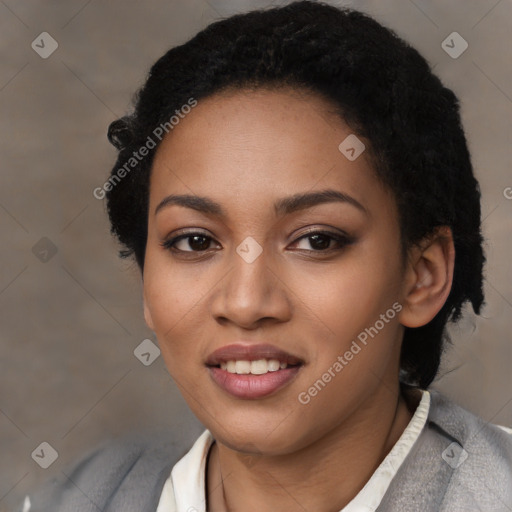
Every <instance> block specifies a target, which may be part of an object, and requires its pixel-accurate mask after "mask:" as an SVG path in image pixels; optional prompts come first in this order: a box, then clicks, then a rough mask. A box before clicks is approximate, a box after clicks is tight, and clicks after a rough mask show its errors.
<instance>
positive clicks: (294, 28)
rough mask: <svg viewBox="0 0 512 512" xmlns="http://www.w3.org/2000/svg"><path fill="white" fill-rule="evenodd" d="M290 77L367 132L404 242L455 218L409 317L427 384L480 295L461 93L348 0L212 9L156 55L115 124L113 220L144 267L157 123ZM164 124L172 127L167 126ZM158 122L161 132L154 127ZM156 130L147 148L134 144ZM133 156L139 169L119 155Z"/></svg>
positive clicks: (407, 343)
mask: <svg viewBox="0 0 512 512" xmlns="http://www.w3.org/2000/svg"><path fill="white" fill-rule="evenodd" d="M283 86H291V87H293V88H295V89H298V90H308V91H313V92H315V93H316V94H318V95H320V96H322V97H323V98H326V99H328V100H329V101H330V103H331V104H332V105H333V106H335V107H336V109H337V111H338V112H339V113H340V115H341V116H342V119H343V121H345V123H346V124H347V125H348V126H349V127H350V128H351V130H352V132H353V133H355V134H357V135H359V136H361V137H364V138H365V139H366V140H367V141H369V145H370V147H369V148H368V147H367V149H368V150H369V154H370V156H371V157H372V161H373V162H374V167H375V172H376V175H377V176H378V178H379V179H380V180H381V181H382V182H383V183H385V184H386V185H387V186H388V187H389V189H390V190H391V191H392V192H393V195H394V198H395V200H396V204H397V207H398V215H399V222H400V232H401V238H402V245H403V247H411V246H412V245H413V244H417V243H418V242H420V241H421V240H422V239H423V238H424V237H426V236H428V235H429V234H432V233H433V232H434V231H435V229H436V227H439V226H449V227H450V229H451V231H452V234H453V239H454V245H455V253H456V256H455V270H454V277H453V283H452V288H451V291H450V294H449V296H448V298H447V300H446V302H445V304H444V306H443V307H442V309H441V310H440V311H439V312H438V313H437V315H436V316H435V318H433V319H432V320H431V321H430V322H429V323H428V324H426V325H424V326H422V327H417V328H408V327H407V328H405V332H404V338H403V342H402V351H401V360H400V370H401V371H400V379H401V381H402V384H408V385H412V386H418V387H421V388H427V387H428V386H429V385H430V384H431V382H432V381H433V380H434V378H435V376H436V375H437V373H438V371H439V365H440V361H441V355H442V353H443V348H444V346H445V342H449V341H450V340H449V336H448V334H447V332H446V324H447V322H448V321H456V320H458V319H459V318H460V316H461V312H462V307H463V305H464V304H465V303H466V302H470V303H471V305H472V307H473V310H474V311H475V313H477V314H479V313H480V309H481V307H482V305H483V303H484V295H483V266H484V263H485V256H484V252H483V248H482V243H483V238H482V234H481V225H480V223H481V220H480V217H481V212H480V188H479V184H478V182H477V180H476V179H475V176H474V174H473V168H472V164H471V161H470V155H469V151H468V148H467V144H466V138H465V135H464V130H463V127H462V125H461V120H460V114H459V102H458V99H457V97H456V96H455V94H454V93H453V92H452V91H451V90H450V89H448V88H446V87H444V86H443V85H442V83H441V81H440V80H439V78H438V77H437V76H435V75H434V74H433V73H432V71H431V69H430V67H429V65H428V63H427V62H426V60H425V59H424V58H423V57H422V56H421V55H420V54H419V53H418V52H417V51H416V50H415V49H414V48H412V47H411V46H410V45H408V44H407V43H406V42H405V41H403V40H402V39H401V38H399V37H398V36H397V35H396V34H395V33H394V32H393V31H392V30H390V29H388V28H386V27H383V26H382V25H380V24H379V23H378V22H377V21H375V20H374V19H372V18H371V17H369V16H367V15H365V14H363V13H361V12H359V11H356V10H353V9H349V8H343V9H342V8H337V7H334V6H331V5H328V4H325V3H322V2H313V1H307V0H306V1H296V2H293V3H290V4H288V5H285V6H282V7H274V8H270V9H266V10H265V9H262V10H254V11H251V12H248V13H243V14H237V15H234V16H231V17H229V18H225V19H221V20H219V21H216V22H214V23H212V24H210V25H209V26H207V27H206V28H205V29H203V30H202V31H201V32H199V33H198V34H197V35H195V36H194V37H193V38H192V39H190V40H189V41H188V42H186V43H185V44H182V45H180V46H177V47H174V48H172V49H170V50H169V51H168V52H167V53H165V55H163V56H162V57H161V58H160V59H159V60H158V61H157V62H156V63H154V65H153V66H152V67H151V69H150V72H149V75H148V77H147V80H146V82H145V84H144V85H143V86H142V87H141V89H140V90H139V91H138V92H137V93H136V95H135V98H134V108H133V111H132V113H131V114H129V115H126V116H124V117H122V118H121V119H118V120H117V121H114V122H113V123H112V124H111V125H110V127H109V131H108V138H109V140H110V142H111V143H112V144H113V145H114V146H115V147H116V148H117V150H118V158H117V161H116V163H115V165H114V167H113V168H112V171H111V176H110V178H113V177H114V176H115V175H116V178H117V180H116V181H115V183H114V182H111V183H110V184H109V186H108V188H107V187H106V191H107V193H106V198H107V211H108V215H109V218H110V222H111V232H112V234H113V235H115V236H116V237H117V239H118V241H119V242H120V243H121V244H122V246H123V248H122V250H120V256H121V257H129V256H134V257H135V260H136V262H137V264H138V266H139V268H140V270H141V272H143V270H144V254H145V248H146V240H147V221H148V194H149V180H150V173H151V166H152V160H153V156H154V154H155V152H156V150H157V149H158V146H159V142H160V139H159V140H157V141H154V140H153V139H154V138H155V137H154V131H155V127H158V126H163V125H164V124H165V123H167V126H168V124H169V123H168V121H169V118H170V116H172V115H173V113H174V112H177V111H178V110H179V109H180V107H181V106H182V105H184V104H187V102H188V101H189V100H190V98H191V97H193V98H195V99H196V101H197V100H200V99H201V98H206V97H208V96H211V95H213V94H216V93H219V92H221V91H222V90H226V89H237V88H257V87H270V88H272V87H274V88H279V87H283ZM167 130H168V128H166V131H167ZM152 134H153V135H152ZM150 139H151V140H152V142H154V144H152V145H153V146H154V147H153V148H151V149H149V150H148V154H147V156H146V157H145V158H139V159H137V160H135V159H134V158H133V155H134V154H135V153H136V152H137V150H138V149H139V148H141V147H143V146H144V145H145V144H146V145H147V141H148V140H150ZM130 159H133V160H132V163H133V166H132V167H133V169H132V170H130V172H126V173H123V179H121V180H120V179H119V170H120V167H121V166H123V164H124V165H125V167H124V168H125V169H126V162H127V161H129V160H130Z"/></svg>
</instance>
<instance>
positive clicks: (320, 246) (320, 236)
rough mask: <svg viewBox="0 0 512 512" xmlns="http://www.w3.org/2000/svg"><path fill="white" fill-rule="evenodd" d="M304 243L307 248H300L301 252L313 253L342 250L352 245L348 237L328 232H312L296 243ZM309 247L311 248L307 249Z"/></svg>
mask: <svg viewBox="0 0 512 512" xmlns="http://www.w3.org/2000/svg"><path fill="white" fill-rule="evenodd" d="M300 242H304V245H305V247H298V249H300V250H306V251H311V252H328V251H331V250H336V249H342V248H343V247H344V246H346V245H348V244H350V243H351V239H350V238H348V237H347V236H344V235H341V234H338V233H331V232H328V231H312V232H309V233H307V234H306V235H304V236H301V237H300V238H299V239H298V240H297V241H296V242H295V243H296V244H298V243H300ZM307 245H309V247H307Z"/></svg>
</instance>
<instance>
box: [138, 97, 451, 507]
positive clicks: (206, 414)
mask: <svg viewBox="0 0 512 512" xmlns="http://www.w3.org/2000/svg"><path fill="white" fill-rule="evenodd" d="M333 110H334V109H333V107H332V105H331V104H330V103H328V102H327V101H326V100H324V99H323V98H321V97H319V96H316V95H314V94H312V93H309V92H305V91H302V92H299V91H295V90H292V89H286V88H282V89H279V90H265V89H259V90H255V91H248V90H245V91H240V90H239V91H230V92H224V93H222V94H216V95H214V96H211V97H209V98H207V99H204V100H200V101H199V103H198V105H197V106H196V107H195V108H194V109H193V110H192V112H191V113H189V114H188V115H187V116H186V117H185V118H184V119H183V120H181V121H180V123H179V125H177V126H175V128H174V129H173V131H172V132H170V133H169V134H168V135H167V136H166V138H165V139H164V140H163V141H162V143H161V145H160V147H159V149H158V151H157V154H156V156H155V160H154V164H153V169H152V175H151V183H150V207H149V218H148V239H147V248H146V257H145V267H144V275H143V281H144V287H143V290H144V313H145V319H146V323H147V324H148V326H149V327H150V329H152V330H153V331H154V332H155V333H156V335H157V338H158V340H159V344H160V348H161V351H162V355H163V357H164V360H165V363H166V365H167V367H168V370H169V372H170V374H171V375H172V377H173V378H174V380H175V382H176V383H177V385H178V386H179V388H180V390H181V391H182V393H183V396H184V397H185V399H186V400H187V402H188V404H189V406H190V407H191V409H192V411H193V412H194V413H195V414H196V416H197V417H198V418H199V420H200V421H201V422H202V423H203V424H204V425H205V426H206V427H207V428H208V429H209V430H210V431H211V433H212V434H213V436H214V438H215V440H216V442H215V444H214V445H213V447H212V449H211V451H210V455H209V459H208V466H207V493H208V494H207V495H208V497H207V500H208V510H209V511H215V512H220V511H224V510H230V511H242V510H243V511H244V512H252V511H258V512H261V511H262V510H264V511H266V510H282V511H304V510H321V511H338V510H340V509H341V508H343V507H344V506H345V505H346V504H347V503H348V502H349V501H350V500H351V499H352V498H353V497H354V496H355V495H356V494H357V493H358V492H359V490H360V489H361V488H362V487H363V486H364V484H365V483H366V481H367V480H368V479H369V478H370V476H371V475H372V473H373V472H374V471H375V469H376V468H377V467H378V465H379V464H380V462H381V461H382V460H383V459H384V457H385V456H386V454H387V453H388V452H389V450H390V449H391V448H392V446H393V445H394V444H395V443H396V441H397V440H398V438H399V437H400V435H401V433H402V432H403V430H404V428H405V427H406V426H407V424H408V422H409V421H410V419H411V417H412V414H413V413H414V410H415V407H416V405H417V403H418V396H411V397H408V398H407V397H404V396H402V395H401V393H400V389H399V381H398V372H399V353H400V346H401V341H402V337H403V331H404V326H409V327H417V326H420V325H424V324H426V323H427V322H428V321H430V320H431V319H432V318H433V317H434V316H435V314H436V313H437V312H438V311H439V309H441V307H442V305H443V304H444V302H445V300H446V298H447V296H448V293H449V291H450V287H451V281H452V277H453V261H454V249H453V241H452V237H451V233H450V231H449V229H447V228H445V229H440V230H439V232H437V233H436V234H435V235H434V236H432V237H430V238H429V239H428V240H425V241H424V242H423V243H422V244H420V245H418V246H415V247H413V248H411V249H410V250H409V252H408V255H407V258H406V260H405V261H403V260H402V258H401V252H400V242H399V240H400V229H399V224H398V216H397V210H396V203H395V200H394V198H393V195H392V194H391V193H390V192H389V191H388V190H387V189H386V188H384V187H383V185H382V184H381V183H380V181H379V180H378V179H377V178H376V177H375V174H374V172H373V169H372V166H371V163H370V160H369V158H368V155H367V152H363V154H362V155H361V156H359V157H358V158H357V159H356V160H355V161H349V160H348V159H347V158H346V157H345V156H344V155H343V154H342V153H341V152H340V151H339V149H338V145H339V144H340V142H342V141H343V140H344V139H345V138H346V137H347V136H348V135H349V134H351V133H352V132H351V130H350V128H349V127H348V126H347V125H346V124H345V123H344V122H343V121H342V119H341V118H340V117H339V116H337V115H335V114H334V112H333ZM364 142H365V144H367V146H366V147H369V143H368V142H367V141H364ZM325 189H333V190H336V191H339V192H342V193H343V194H346V195H349V196H351V197H352V198H354V199H356V200H357V201H358V202H359V203H361V204H362V205H363V206H364V209H365V210H366V211H362V210H360V209H358V208H357V207H355V206H353V205H352V204H350V203H348V202H344V203H342V202H328V203H323V204H318V205H316V206H313V207H310V208H306V209H303V210H300V211H296V212H293V213H291V214H289V215H284V216H277V215H276V214H275V212H274V210H273V203H274V201H276V200H278V199H280V198H283V197H286V196H290V195H293V194H297V193H309V192H313V191H321V190H325ZM170 194H192V195H196V196H206V197H208V198H211V199H212V200H214V201H216V202H218V203H219V204H220V205H221V206H222V208H223V209H224V210H225V216H223V217H219V216H217V215H213V214H205V213H201V212H198V211H196V210H194V209H192V208H187V207H184V206H180V205H175V204H172V205H168V206H166V207H164V208H162V209H160V211H159V212H158V213H156V215H155V209H156V207H157V205H158V204H159V203H160V202H161V201H162V200H163V199H164V198H165V197H166V196H168V195H170ZM184 228H186V231H188V232H190V233H193V232H197V231H200V232H201V234H203V235H205V236H207V237H211V241H210V243H208V240H209V239H206V240H205V239H200V241H199V242H198V243H197V242H196V245H193V246H192V247H191V246H190V244H189V242H190V241H191V240H190V239H183V240H181V241H180V242H178V243H177V246H175V249H176V247H177V248H179V249H181V250H182V251H183V252H181V253H180V252H179V251H175V252H173V251H172V250H171V249H169V248H167V249H166V248H164V247H162V245H161V244H162V242H164V241H165V240H166V239H169V238H172V237H173V236H176V235H178V234H182V232H181V231H178V230H184ZM311 229H314V230H316V231H319V230H320V231H321V230H328V231H330V232H333V233H335V234H336V233H342V232H345V233H346V234H347V235H348V237H350V239H351V240H352V242H351V243H349V244H346V245H344V246H341V247H340V248H339V249H338V250H336V247H337V244H336V241H335V240H332V239H329V238H325V237H324V238H322V237H320V238H321V241H323V242H325V243H326V245H327V246H328V247H332V248H333V249H331V250H327V251H326V250H325V249H322V247H324V246H322V245H321V244H320V249H319V245H318V243H316V245H315V240H314V239H313V240H312V239H311V238H307V237H304V235H305V234H306V232H307V231H308V230H311ZM248 236H251V237H252V238H254V239H255V240H256V241H257V242H258V244H259V245H260V246H261V247H262V249H263V252H262V253H261V254H260V256H259V257H258V258H256V260H255V261H253V262H252V263H248V262H246V261H245V260H244V259H242V258H241V257H240V256H239V255H238V253H237V252H236V248H237V246H238V245H239V244H240V243H241V242H242V241H243V240H244V239H245V238H246V237H248ZM329 240H330V245H329ZM317 242H318V241H317ZM201 244H203V245H201ZM198 247H199V248H202V247H204V248H206V249H207V250H203V251H202V252H200V251H199V252H198ZM194 248H195V252H194V251H193V249H194ZM394 302H398V303H399V304H401V305H402V309H401V311H400V313H399V314H397V316H395V318H393V319H391V320H389V322H388V323H386V324H385V327H384V328H383V329H382V330H381V331H380V332H379V334H378V335H377V336H375V337H374V338H373V339H370V340H369V342H368V344H367V345H366V346H364V348H363V349H362V350H361V351H360V352H359V353H358V354H357V355H356V356H354V358H353V359H352V360H351V361H350V362H349V364H347V365H346V366H345V367H344V368H343V370H342V371H341V372H339V373H337V374H336V377H335V378H333V379H332V380H331V382H329V383H328V385H326V386H325V388H323V389H322V390H321V392H319V393H318V394H317V395H316V396H315V397H313V398H311V401H310V402H309V403H308V404H306V405H303V404H301V403H300V402H299V401H298V395H299V393H301V392H304V391H307V390H308V388H310V387H311V385H312V384H313V383H314V382H315V381H317V380H318V379H319V378H321V376H322V374H323V373H324V372H326V371H327V370H328V368H329V367H332V365H333V363H334V362H335V361H336V360H337V357H338V355H342V354H344V353H345V352H346V351H347V350H348V349H349V347H350V345H351V343H352V341H353V340H354V339H356V338H357V335H358V334H359V333H361V332H362V331H364V329H365V328H367V327H369V326H373V325H374V324H375V322H376V320H378V319H379V318H380V315H381V314H383V313H385V312H386V310H388V309H389V308H390V307H391V306H392V304H393V303H394ZM238 340H246V341H248V342H250V343H255V344H256V343H271V344H274V345H277V346H278V347H280V348H282V349H283V350H285V351H287V352H290V353H291V354H293V355H295V356H298V357H300V358H301V359H303V360H304V361H305V364H304V365H303V367H302V368H301V369H300V371H299V372H298V374H297V376H296V377H295V378H294V380H293V381H291V382H290V383H289V384H288V385H287V386H285V387H284V388H282V389H281V390H279V391H278V392H277V393H275V394H273V395H271V396H268V397H265V398H261V399H257V400H242V399H238V398H235V397H233V396H231V395H228V394H227V393H226V392H225V391H223V390H222V389H221V388H220V387H219V386H217V384H216V383H215V382H214V381H213V380H212V379H211V378H210V374H209V371H208V369H207V368H206V367H205V360H206V358H207V357H208V355H209V354H210V353H211V352H213V351H214V350H216V349H218V348H220V347H222V346H224V345H227V344H230V343H234V342H237V341H238Z"/></svg>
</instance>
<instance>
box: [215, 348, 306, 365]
mask: <svg viewBox="0 0 512 512" xmlns="http://www.w3.org/2000/svg"><path fill="white" fill-rule="evenodd" d="M260 359H268V360H270V359H276V360H277V361H279V362H280V363H286V364H287V365H288V366H295V365H299V364H304V361H303V360H302V359H300V358H299V357H297V356H294V355H292V354H289V353H288V352H285V351H283V350H281V349H279V348H277V347H275V346H274V345H248V344H242V343H236V344H233V345H226V346H225V347H222V348H219V349H217V350H215V351H214V352H212V353H211V354H210V355H209V356H208V358H207V359H206V366H220V365H221V363H227V362H228V361H258V360H260Z"/></svg>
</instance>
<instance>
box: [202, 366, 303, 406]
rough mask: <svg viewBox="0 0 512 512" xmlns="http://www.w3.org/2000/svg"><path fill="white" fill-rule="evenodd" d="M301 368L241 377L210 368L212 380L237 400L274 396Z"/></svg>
mask: <svg viewBox="0 0 512 512" xmlns="http://www.w3.org/2000/svg"><path fill="white" fill-rule="evenodd" d="M300 368H301V367H300V366H290V367H289V368H284V369H282V370H277V371H275V372H268V373H264V374H263V375H252V374H247V375H239V374H237V373H229V372H227V371H226V370H222V369H220V368H217V367H216V366H210V367H209V368H208V369H209V371H210V375H211V377H212V379H213V380H214V381H215V382H216V383H217V384H218V385H219V386H220V387H221V388H222V389H223V390H224V391H226V392H227V393H229V394H230V395H233V396H234V397H236V398H244V399H246V400H247V399H248V400H250V399H256V398H263V397H265V396H269V395H272V394H273V393H275V392H277V391H278V390H280V389H281V388H283V387H284V386H286V384H288V383H289V382H290V381H291V380H292V379H293V378H294V377H295V376H296V375H297V373H298V371H299V369H300Z"/></svg>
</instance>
